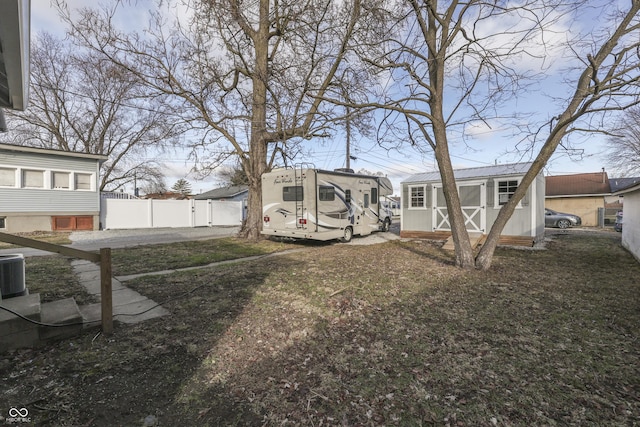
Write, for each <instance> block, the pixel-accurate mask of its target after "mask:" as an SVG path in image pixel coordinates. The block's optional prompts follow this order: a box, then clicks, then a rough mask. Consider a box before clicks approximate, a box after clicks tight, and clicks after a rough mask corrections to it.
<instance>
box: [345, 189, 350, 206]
mask: <svg viewBox="0 0 640 427" xmlns="http://www.w3.org/2000/svg"><path fill="white" fill-rule="evenodd" d="M344 201H345V203H346V204H347V205H350V204H351V190H344Z"/></svg>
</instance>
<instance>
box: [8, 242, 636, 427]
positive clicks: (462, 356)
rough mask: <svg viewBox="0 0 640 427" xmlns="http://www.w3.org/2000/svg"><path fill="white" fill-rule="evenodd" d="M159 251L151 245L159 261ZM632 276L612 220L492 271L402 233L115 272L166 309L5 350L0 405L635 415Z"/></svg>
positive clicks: (241, 415)
mask: <svg viewBox="0 0 640 427" xmlns="http://www.w3.org/2000/svg"><path fill="white" fill-rule="evenodd" d="M574 231H575V232H574ZM266 243H267V244H274V245H279V244H276V243H274V242H266ZM296 247H298V248H300V247H301V245H296ZM255 250H256V251H257V252H260V251H265V250H266V251H267V252H268V251H272V250H274V248H270V249H264V248H260V247H256V248H255ZM275 250H280V249H278V248H276V249H275ZM190 251H192V252H194V253H193V254H192V255H194V256H197V255H199V254H197V253H195V252H197V250H196V249H193V248H192V249H191V250H186V252H190ZM231 251H232V252H234V253H237V251H238V250H237V249H232V250H231ZM170 252H171V251H170V250H168V251H163V252H157V253H155V254H154V253H152V252H149V253H147V254H146V255H145V257H147V258H146V259H147V260H150V261H149V262H154V263H160V264H162V260H163V259H164V257H166V256H167V253H170ZM200 255H202V254H200ZM114 258H115V257H114ZM151 260H153V261H151ZM167 262H169V261H167ZM178 264H180V263H178ZM120 274H122V273H120ZM639 278H640V264H639V263H638V262H637V261H636V260H635V259H633V258H632V257H631V256H630V255H629V254H628V253H627V252H626V251H624V250H623V249H622V248H621V247H620V235H619V234H615V233H586V232H580V231H577V230H572V231H570V232H567V233H561V234H559V235H557V236H555V237H554V239H553V240H552V241H551V242H549V243H548V245H547V250H538V251H532V250H514V249H506V248H504V249H498V251H497V252H496V256H495V260H494V264H493V267H492V269H491V271H488V272H465V271H461V270H459V269H456V268H455V267H453V266H452V254H450V253H447V252H445V251H443V250H441V249H440V248H439V247H438V245H433V244H431V243H428V242H421V241H414V242H398V241H396V242H388V243H384V244H379V245H373V246H352V245H340V244H332V245H309V246H307V247H306V249H305V250H304V251H301V252H296V253H290V254H283V255H280V256H277V257H271V258H265V259H259V260H256V261H253V262H247V263H237V264H232V265H226V266H221V267H217V268H207V269H202V270H195V271H190V272H181V273H175V274H170V275H166V276H148V277H143V278H140V279H137V280H135V281H131V282H127V286H130V287H132V288H134V289H135V290H136V291H138V292H140V293H142V294H143V295H146V296H148V297H149V298H152V299H154V300H156V301H169V302H167V303H166V304H165V307H166V308H167V309H168V310H169V311H170V312H171V315H170V316H166V317H164V318H160V319H155V320H151V321H147V322H144V323H141V324H136V325H118V326H117V327H116V330H115V333H114V334H113V335H111V336H109V337H106V336H103V335H100V334H99V335H96V334H97V330H95V329H93V330H90V331H88V332H87V333H86V334H85V335H83V336H80V337H78V338H75V339H69V340H65V341H61V342H58V343H55V344H53V345H50V346H48V347H45V348H40V349H35V350H20V351H15V352H12V353H10V354H8V355H3V356H4V357H3V358H2V359H0V379H1V381H2V385H3V386H2V388H0V416H6V410H2V408H11V407H16V408H22V407H26V408H28V409H29V416H30V417H31V419H32V421H33V422H34V423H40V425H52V426H75V425H82V426H118V425H123V426H140V425H142V423H143V420H144V418H145V417H146V416H148V415H153V416H155V417H157V419H158V420H159V423H160V425H176V426H177V425H184V426H217V425H225V426H226V425H238V426H240V425H252V426H253V425H308V426H321V425H322V426H327V425H330V426H333V425H341V426H342V425H349V426H382V425H397V426H428V425H438V426H440V425H442V426H445V425H449V426H532V425H550V426H554V425H559V426H565V425H575V426H585V425H586V426H628V425H639V424H640V364H639V363H638V356H639V354H640V342H639V341H638V333H639V332H640V279H639ZM189 291H191V292H189ZM0 421H2V420H1V419H0Z"/></svg>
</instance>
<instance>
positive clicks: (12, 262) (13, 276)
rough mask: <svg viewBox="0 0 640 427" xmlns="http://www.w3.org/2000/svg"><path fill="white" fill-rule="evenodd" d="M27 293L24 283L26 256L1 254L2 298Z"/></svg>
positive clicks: (0, 280)
mask: <svg viewBox="0 0 640 427" xmlns="http://www.w3.org/2000/svg"><path fill="white" fill-rule="evenodd" d="M26 294H27V288H26V286H25V283H24V256H23V255H22V254H11V255H0V295H1V296H2V297H1V298H0V299H2V298H11V297H19V296H22V295H26Z"/></svg>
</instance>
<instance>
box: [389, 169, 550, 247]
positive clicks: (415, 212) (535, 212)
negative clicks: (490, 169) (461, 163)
mask: <svg viewBox="0 0 640 427" xmlns="http://www.w3.org/2000/svg"><path fill="white" fill-rule="evenodd" d="M431 175H432V174H431ZM428 176H430V175H429V174H426V175H425V177H428ZM522 176H523V175H503V176H492V177H486V178H484V180H485V182H486V185H485V188H486V209H485V211H486V212H485V213H486V231H485V233H488V232H489V230H490V228H491V226H492V224H493V223H494V222H495V219H496V218H497V216H498V213H499V212H500V207H499V206H496V196H495V191H496V188H497V185H498V184H497V182H498V181H504V180H514V179H518V180H520V179H521V178H522ZM418 177H419V178H422V176H418ZM477 180H478V178H474V177H471V176H470V177H469V178H467V179H457V180H456V182H457V184H458V185H462V184H464V183H465V182H472V181H477ZM415 185H425V186H426V188H427V191H426V192H425V193H427V192H428V193H429V195H428V198H427V201H428V205H427V208H426V209H416V208H413V209H412V208H410V207H409V206H410V200H409V198H410V193H409V188H410V187H412V186H415ZM434 185H440V182H434V181H424V182H416V181H411V182H404V183H403V184H402V197H403V203H402V208H403V209H402V223H401V228H402V230H404V231H409V232H410V231H415V232H433V231H435V230H434V229H433V226H434V225H433V224H432V222H433V212H432V211H433V207H432V206H431V205H432V203H431V200H432V196H431V194H432V191H433V188H434ZM544 193H545V178H544V176H543V175H542V173H540V174H538V176H537V177H536V179H535V181H534V184H532V185H531V187H530V188H529V189H528V190H527V193H526V195H525V197H524V198H523V199H522V201H521V202H520V206H519V207H518V208H516V210H515V211H514V213H513V215H512V216H511V218H510V219H509V221H508V222H507V225H506V226H505V228H504V230H503V231H502V233H501V234H502V235H503V236H521V237H527V238H529V237H530V238H533V239H536V240H537V239H539V238H541V237H542V236H543V235H544V202H543V201H544Z"/></svg>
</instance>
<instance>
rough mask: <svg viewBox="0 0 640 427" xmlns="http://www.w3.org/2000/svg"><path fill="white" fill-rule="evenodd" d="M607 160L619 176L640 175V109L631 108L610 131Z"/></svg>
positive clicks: (608, 164)
mask: <svg viewBox="0 0 640 427" xmlns="http://www.w3.org/2000/svg"><path fill="white" fill-rule="evenodd" d="M609 132H610V133H611V135H612V136H610V137H609V140H608V145H607V152H606V154H605V156H604V157H605V160H606V162H607V166H608V167H609V168H610V169H611V170H613V171H615V172H616V173H618V174H619V176H621V177H623V176H638V175H639V174H640V108H638V107H634V108H630V109H628V110H627V111H625V113H624V114H623V115H622V116H621V117H620V119H619V120H618V121H617V122H616V125H615V128H613V129H610V131H609Z"/></svg>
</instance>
